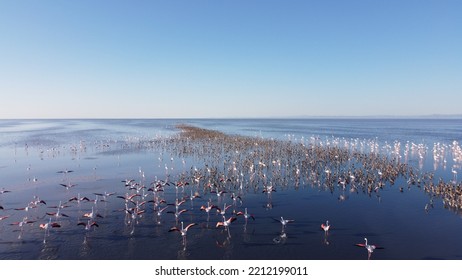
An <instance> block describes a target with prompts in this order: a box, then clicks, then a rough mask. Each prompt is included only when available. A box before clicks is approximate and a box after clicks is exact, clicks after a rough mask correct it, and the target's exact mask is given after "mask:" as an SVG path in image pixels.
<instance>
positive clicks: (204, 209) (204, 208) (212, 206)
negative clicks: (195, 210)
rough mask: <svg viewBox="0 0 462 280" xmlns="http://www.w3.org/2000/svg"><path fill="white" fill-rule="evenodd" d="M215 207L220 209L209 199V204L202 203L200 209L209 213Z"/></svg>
mask: <svg viewBox="0 0 462 280" xmlns="http://www.w3.org/2000/svg"><path fill="white" fill-rule="evenodd" d="M213 208H215V209H217V210H218V209H219V208H218V207H217V206H215V205H213V204H211V203H210V201H207V206H204V205H202V206H201V209H200V210H201V211H205V212H207V214H209V212H210V210H212V209H213Z"/></svg>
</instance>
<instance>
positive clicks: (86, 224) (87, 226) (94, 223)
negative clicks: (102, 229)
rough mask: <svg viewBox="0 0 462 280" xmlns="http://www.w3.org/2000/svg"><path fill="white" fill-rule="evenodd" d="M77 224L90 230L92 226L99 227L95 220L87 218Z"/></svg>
mask: <svg viewBox="0 0 462 280" xmlns="http://www.w3.org/2000/svg"><path fill="white" fill-rule="evenodd" d="M77 225H78V226H85V230H90V229H91V228H92V227H99V225H98V224H97V223H96V222H94V221H93V222H92V221H91V220H88V221H87V222H86V223H84V222H80V223H78V224H77Z"/></svg>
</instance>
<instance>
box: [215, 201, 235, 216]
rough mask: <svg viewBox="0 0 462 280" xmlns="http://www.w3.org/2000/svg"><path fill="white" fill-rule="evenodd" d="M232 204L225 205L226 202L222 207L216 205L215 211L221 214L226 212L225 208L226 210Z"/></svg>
mask: <svg viewBox="0 0 462 280" xmlns="http://www.w3.org/2000/svg"><path fill="white" fill-rule="evenodd" d="M230 207H232V205H228V206H226V203H225V204H224V205H223V209H220V208H218V207H217V212H218V213H220V214H221V215H222V216H224V215H225V214H226V210H228V209H229V208H230Z"/></svg>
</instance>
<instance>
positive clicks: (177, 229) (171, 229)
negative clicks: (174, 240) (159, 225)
mask: <svg viewBox="0 0 462 280" xmlns="http://www.w3.org/2000/svg"><path fill="white" fill-rule="evenodd" d="M195 225H197V224H196V223H191V224H189V225H187V226H186V227H183V222H181V228H178V227H172V228H170V230H169V232H172V231H178V232H180V234H181V237H182V238H183V245H186V235H187V233H188V229H190V228H191V227H193V226H195Z"/></svg>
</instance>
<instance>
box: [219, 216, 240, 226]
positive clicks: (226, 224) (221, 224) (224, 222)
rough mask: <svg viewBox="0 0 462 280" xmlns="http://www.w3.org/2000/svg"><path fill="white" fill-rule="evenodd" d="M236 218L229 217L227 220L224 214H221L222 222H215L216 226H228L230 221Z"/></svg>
mask: <svg viewBox="0 0 462 280" xmlns="http://www.w3.org/2000/svg"><path fill="white" fill-rule="evenodd" d="M236 219H237V218H236V217H231V218H229V219H228V220H226V218H225V216H223V222H217V225H216V227H225V228H228V227H229V226H230V225H231V223H232V222H234V221H235V220H236Z"/></svg>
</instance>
